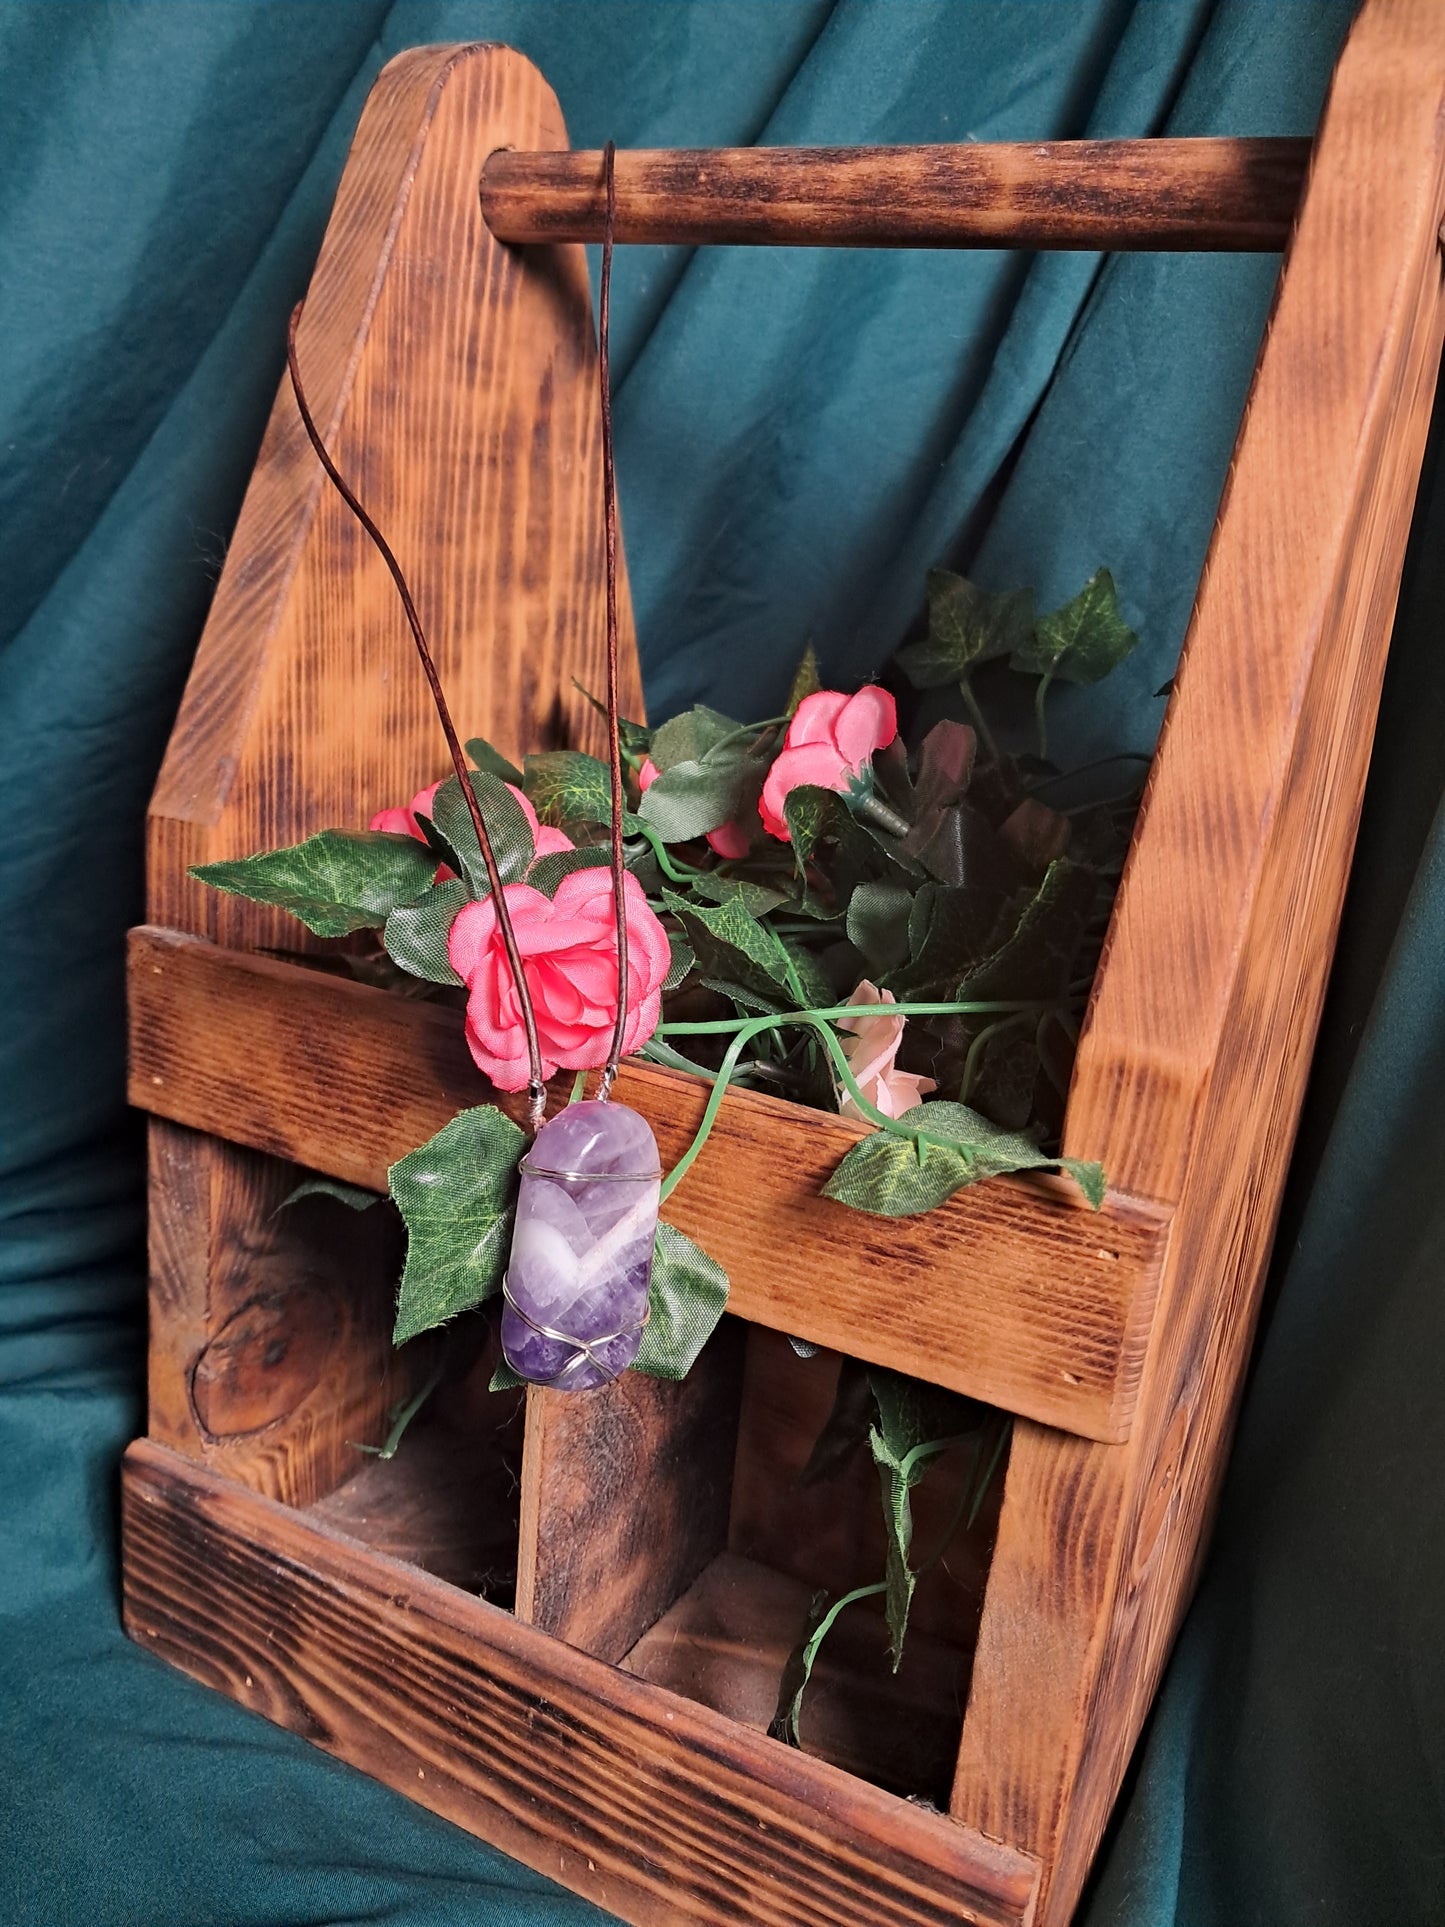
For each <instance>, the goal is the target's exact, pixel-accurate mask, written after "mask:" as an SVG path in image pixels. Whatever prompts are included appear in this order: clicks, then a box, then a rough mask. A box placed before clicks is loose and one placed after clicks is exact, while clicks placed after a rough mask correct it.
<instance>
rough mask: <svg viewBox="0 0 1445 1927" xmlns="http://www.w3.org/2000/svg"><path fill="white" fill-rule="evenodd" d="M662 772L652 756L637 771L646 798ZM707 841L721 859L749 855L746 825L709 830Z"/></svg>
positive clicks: (645, 758) (723, 826) (724, 826)
mask: <svg viewBox="0 0 1445 1927" xmlns="http://www.w3.org/2000/svg"><path fill="white" fill-rule="evenodd" d="M661 774H662V771H661V770H660V769H659V768H658V767H657V765H656V763H654V762H653V760H652V758H651V757H650V756H647V757H644V758H643V761H642V762H641V764H640V765H639V766H638V771H637V787H638V789H639V790H640V792H641V793H642V795H644V796H646V794H647V792H648V791H649V790H650V789H651V788H652V786H653V784H654V783H655V782H656V781H657V779H658V777H659V776H661ZM707 840H708V842H709V843H710V844H711V845H712V847H713V849H715V850H716V851H717V853H718V855H719V856H720V857H725V858H726V857H740V856H746V855H747V853H748V849H749V845H750V838H749V836H748V826H747V824H746V823H724V824H723V825H722V826H721V827H720V828H719V829H716V830H709V831H708V832H707Z"/></svg>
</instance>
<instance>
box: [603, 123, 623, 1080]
mask: <svg viewBox="0 0 1445 1927" xmlns="http://www.w3.org/2000/svg"><path fill="white" fill-rule="evenodd" d="M616 170H617V149H616V147H615V145H614V144H613V142H611V141H608V143H607V145H606V147H605V148H604V149H603V153H602V174H603V179H604V181H605V182H606V186H607V217H606V221H605V223H604V225H603V229H602V289H601V295H600V298H599V300H598V304H597V378H598V383H599V386H600V388H601V391H602V521H603V529H604V534H605V537H606V547H607V763H608V769H609V772H610V774H611V778H612V910H613V916H614V919H615V921H616V925H617V1021H616V1023H615V1024H614V1025H613V1030H612V1048H611V1050H610V1051H609V1052H608V1054H607V1067H606V1069H605V1070H604V1071H603V1073H602V1083H601V1086H600V1088H599V1090H598V1093H597V1095H598V1097H599V1099H601V1101H602V1102H603V1103H605V1102H606V1101H607V1099H608V1098H609V1097H610V1096H611V1095H612V1085H613V1082H614V1080H615V1079H616V1076H617V1066H618V1062H619V1060H620V1059H621V1057H622V1051H623V1044H624V1040H625V1038H626V1035H627V866H626V861H625V858H624V855H623V849H622V737H621V725H620V719H619V707H618V691H617V685H618V682H619V680H620V676H619V670H618V654H619V647H618V638H617V470H616V467H615V465H614V463H613V457H612V378H611V371H610V368H609V365H608V334H609V324H610V322H611V319H612V242H613V234H614V231H615V229H616V225H617V181H616Z"/></svg>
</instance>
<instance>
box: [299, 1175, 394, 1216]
mask: <svg viewBox="0 0 1445 1927" xmlns="http://www.w3.org/2000/svg"><path fill="white" fill-rule="evenodd" d="M303 1198H335V1200H336V1202H337V1203H338V1204H344V1205H345V1206H346V1208H347V1210H348V1211H369V1210H370V1209H371V1207H372V1206H373V1205H374V1204H380V1203H381V1194H380V1193H379V1192H377V1191H364V1190H363V1189H362V1187H361V1186H360V1185H359V1184H343V1183H342V1182H341V1180H340V1179H339V1178H307V1180H306V1182H305V1183H304V1184H298V1185H297V1187H296V1189H295V1190H294V1191H288V1192H287V1194H286V1196H285V1197H284V1198H282V1200H281V1202H280V1204H278V1205H277V1207H276V1209H277V1210H278V1211H284V1210H285V1209H286V1207H287V1205H288V1204H299V1203H300V1202H301V1200H302V1199H303Z"/></svg>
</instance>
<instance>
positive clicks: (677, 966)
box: [662, 930, 697, 990]
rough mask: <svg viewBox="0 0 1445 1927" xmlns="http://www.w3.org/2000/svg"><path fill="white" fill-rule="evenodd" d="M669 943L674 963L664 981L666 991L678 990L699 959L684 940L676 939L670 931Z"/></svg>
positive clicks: (670, 965) (668, 969) (669, 966)
mask: <svg viewBox="0 0 1445 1927" xmlns="http://www.w3.org/2000/svg"><path fill="white" fill-rule="evenodd" d="M667 943H668V948H669V949H670V950H671V952H672V962H671V963H670V964H669V965H668V967H667V975H666V976H665V977H664V978H663V980H662V987H663V989H664V990H676V989H677V987H678V985H679V984H680V983H682V982H683V980H684V979H685V978H686V976H687V973H688V972H689V971H690V970H691V969H692V967H693V965H694V964H695V963H696V962H697V959H696V957H694V956H693V954H692V951H691V950H690V949H689V948H688V946H687V945H686V944H685V943H684V942H683V940H682V938H681V937H675V936H674V935H673V934H672V932H671V931H670V930H669V931H668V933H667Z"/></svg>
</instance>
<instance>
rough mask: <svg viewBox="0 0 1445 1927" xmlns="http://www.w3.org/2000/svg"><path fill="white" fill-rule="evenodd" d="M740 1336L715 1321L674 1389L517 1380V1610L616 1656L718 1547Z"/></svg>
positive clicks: (647, 1381)
mask: <svg viewBox="0 0 1445 1927" xmlns="http://www.w3.org/2000/svg"><path fill="white" fill-rule="evenodd" d="M742 1341H743V1332H742V1329H741V1327H740V1326H738V1325H737V1324H736V1322H735V1321H734V1320H731V1319H729V1320H726V1321H725V1322H724V1324H723V1325H722V1326H721V1327H720V1328H719V1330H718V1331H717V1332H716V1333H715V1334H714V1336H713V1337H712V1339H711V1340H710V1341H709V1343H708V1345H707V1347H706V1349H705V1350H704V1352H703V1354H702V1356H701V1357H700V1358H699V1359H698V1361H697V1363H696V1364H695V1365H694V1366H693V1368H692V1370H691V1371H690V1372H689V1373H688V1375H687V1377H686V1378H685V1379H684V1380H683V1381H682V1382H681V1383H680V1384H674V1383H673V1382H672V1381H670V1380H668V1379H661V1378H650V1377H648V1376H646V1375H645V1374H644V1373H642V1372H625V1373H624V1374H623V1375H622V1377H621V1378H619V1379H617V1380H616V1381H615V1382H614V1383H613V1384H611V1385H607V1386H602V1387H599V1388H598V1390H596V1391H595V1392H589V1393H587V1394H586V1395H585V1396H583V1397H579V1396H578V1395H577V1394H576V1393H569V1392H555V1391H548V1390H547V1389H546V1388H545V1387H543V1386H540V1385H534V1386H531V1387H529V1388H528V1391H527V1441H526V1451H525V1454H524V1456H523V1460H522V1506H521V1520H520V1544H519V1550H518V1571H517V1616H518V1618H519V1619H525V1620H526V1621H527V1623H528V1624H529V1625H532V1626H539V1627H540V1628H541V1629H542V1631H543V1632H548V1633H552V1634H554V1635H555V1636H556V1637H557V1638H559V1639H565V1640H567V1641H568V1642H569V1644H571V1645H573V1646H580V1647H581V1648H582V1650H583V1651H584V1652H587V1653H592V1654H594V1655H595V1656H596V1658H598V1659H606V1660H619V1659H621V1658H622V1656H623V1654H624V1653H625V1652H627V1650H628V1649H629V1647H631V1646H632V1645H634V1644H635V1643H636V1641H637V1640H638V1639H639V1638H640V1637H641V1636H642V1634H643V1633H644V1632H646V1630H647V1628H648V1627H649V1626H651V1625H653V1624H654V1623H655V1622H656V1621H657V1620H658V1619H660V1618H661V1617H662V1615H663V1614H664V1613H665V1612H666V1611H667V1609H668V1608H669V1607H670V1606H671V1605H672V1604H673V1602H674V1600H676V1599H677V1598H678V1596H679V1595H680V1594H681V1593H683V1592H685V1591H686V1590H687V1588H688V1587H689V1586H690V1585H691V1584H692V1582H693V1580H694V1579H696V1577H697V1576H698V1574H699V1573H700V1572H701V1571H702V1569H703V1567H704V1566H705V1565H707V1564H708V1562H709V1561H710V1560H711V1559H713V1558H715V1557H716V1555H717V1554H718V1553H720V1552H721V1551H722V1550H723V1548H724V1547H725V1546H726V1545H727V1537H728V1510H729V1503H730V1500H731V1497H732V1482H733V1454H734V1451H735V1449H736V1445H737V1432H738V1405H739V1401H740V1399H741V1396H742V1368H743V1342H742Z"/></svg>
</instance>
